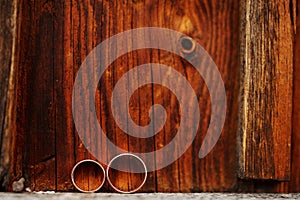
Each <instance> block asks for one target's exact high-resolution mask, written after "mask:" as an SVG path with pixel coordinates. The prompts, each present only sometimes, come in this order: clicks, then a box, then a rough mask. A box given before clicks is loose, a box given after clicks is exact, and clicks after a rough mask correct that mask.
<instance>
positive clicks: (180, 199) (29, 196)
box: [0, 193, 300, 200]
mask: <svg viewBox="0 0 300 200" xmlns="http://www.w3.org/2000/svg"><path fill="white" fill-rule="evenodd" d="M0 199H3V200H4V199H5V200H20V199H22V200H54V199H55V200H56V199H58V200H69V199H70V200H89V199H97V200H98V199H105V200H106V199H107V200H120V199H121V200H143V199H145V200H166V199H168V200H189V199H211V200H217V199H221V200H225V199H226V200H227V199H228V200H232V199H249V200H251V199H300V193H297V194H235V193H189V194H182V193H176V194H175V193H151V194H150V193H149V194H146V193H139V194H125V195H124V194H113V193H92V194H84V193H50V194H49V193H0Z"/></svg>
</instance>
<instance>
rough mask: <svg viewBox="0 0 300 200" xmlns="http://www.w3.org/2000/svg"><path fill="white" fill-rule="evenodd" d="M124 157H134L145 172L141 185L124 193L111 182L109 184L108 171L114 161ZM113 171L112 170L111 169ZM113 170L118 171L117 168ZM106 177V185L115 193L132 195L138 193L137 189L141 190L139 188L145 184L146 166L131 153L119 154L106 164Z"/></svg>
mask: <svg viewBox="0 0 300 200" xmlns="http://www.w3.org/2000/svg"><path fill="white" fill-rule="evenodd" d="M124 156H131V157H134V158H135V159H136V160H138V161H139V162H140V163H141V164H142V165H143V168H144V170H145V176H144V179H143V181H142V183H141V184H140V185H139V186H138V187H137V188H135V189H132V190H129V191H125V190H122V189H119V188H117V186H115V185H114V184H113V183H112V182H111V179H110V177H109V176H110V173H109V170H110V168H113V167H112V164H113V162H114V161H116V160H117V159H119V158H121V157H124ZM113 169H114V168H113ZM115 170H118V169H117V168H116V169H115ZM106 177H107V180H108V183H109V184H110V186H111V187H112V188H113V189H114V190H115V191H117V192H120V193H123V194H130V193H134V192H136V191H138V190H139V189H141V187H143V185H144V184H145V182H146V179H147V167H146V164H145V163H144V161H143V160H142V159H141V158H139V157H138V156H136V155H134V154H131V153H123V154H119V155H117V156H115V157H114V158H113V159H112V160H111V161H110V162H109V164H108V166H107V168H106Z"/></svg>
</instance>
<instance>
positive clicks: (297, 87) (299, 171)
mask: <svg viewBox="0 0 300 200" xmlns="http://www.w3.org/2000/svg"><path fill="white" fill-rule="evenodd" d="M294 6H295V7H297V10H298V15H297V19H296V22H295V21H294V23H295V24H296V33H295V34H296V35H295V43H294V44H295V46H294V72H293V74H294V76H293V78H294V82H293V83H294V85H293V86H294V87H293V91H294V94H293V133H292V166H291V167H292V169H291V181H290V182H289V192H299V191H300V145H299V144H300V12H299V11H300V1H297V4H296V2H295V1H294ZM294 15H296V13H294Z"/></svg>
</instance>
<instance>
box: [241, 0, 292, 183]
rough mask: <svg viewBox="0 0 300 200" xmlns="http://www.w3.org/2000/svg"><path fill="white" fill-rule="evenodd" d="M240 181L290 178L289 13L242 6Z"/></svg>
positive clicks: (269, 5) (270, 5)
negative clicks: (245, 179)
mask: <svg viewBox="0 0 300 200" xmlns="http://www.w3.org/2000/svg"><path fill="white" fill-rule="evenodd" d="M240 13H241V40H240V42H241V65H242V66H241V73H240V111H239V131H238V143H239V144H238V154H239V177H241V178H254V179H275V180H289V179H290V163H291V114H292V71H293V69H292V66H293V65H292V63H293V26H292V20H291V19H293V10H290V1H285V0H275V1H267V2H266V1H263V0H260V1H252V0H242V1H241V12H240Z"/></svg>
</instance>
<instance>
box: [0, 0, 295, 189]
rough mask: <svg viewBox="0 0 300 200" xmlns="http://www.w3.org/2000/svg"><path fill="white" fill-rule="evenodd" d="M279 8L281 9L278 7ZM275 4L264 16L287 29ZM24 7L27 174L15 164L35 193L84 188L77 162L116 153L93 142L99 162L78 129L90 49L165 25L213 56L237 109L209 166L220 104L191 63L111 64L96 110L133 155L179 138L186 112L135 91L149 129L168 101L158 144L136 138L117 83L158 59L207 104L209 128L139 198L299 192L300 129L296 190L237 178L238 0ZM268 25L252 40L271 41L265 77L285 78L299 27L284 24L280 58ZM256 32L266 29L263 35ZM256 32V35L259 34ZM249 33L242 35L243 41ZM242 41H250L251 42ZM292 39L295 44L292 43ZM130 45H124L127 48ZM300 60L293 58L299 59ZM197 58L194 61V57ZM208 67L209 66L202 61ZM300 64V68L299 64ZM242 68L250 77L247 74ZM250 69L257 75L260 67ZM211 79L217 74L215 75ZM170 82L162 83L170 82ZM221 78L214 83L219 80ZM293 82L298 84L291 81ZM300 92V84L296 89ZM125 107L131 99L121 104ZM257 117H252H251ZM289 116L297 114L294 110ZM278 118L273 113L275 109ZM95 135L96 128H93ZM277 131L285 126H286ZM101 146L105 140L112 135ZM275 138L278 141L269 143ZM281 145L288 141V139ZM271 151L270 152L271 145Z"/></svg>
mask: <svg viewBox="0 0 300 200" xmlns="http://www.w3.org/2000/svg"><path fill="white" fill-rule="evenodd" d="M277 1H278V2H279V0H277ZM277 1H276V2H277ZM274 2H275V1H274ZM275 5H277V4H275V3H272V2H269V3H266V4H264V5H263V6H265V8H268V9H265V11H266V12H267V13H269V14H270V15H269V17H270V20H273V21H274V23H275V22H276V23H280V25H281V23H283V22H282V21H281V20H283V19H284V20H287V19H286V18H287V16H284V17H282V18H281V16H280V20H279V22H277V21H276V20H274V19H273V17H274V15H273V14H274V13H272V12H271V11H270V10H271V8H272V9H273V8H274V9H275V8H277V7H276V6H275ZM279 5H280V6H279V7H278V8H280V9H281V8H282V6H281V4H279ZM293 5H295V4H293ZM19 6H20V11H22V12H21V13H20V22H18V23H19V26H20V30H19V31H20V32H19V34H20V35H21V36H22V39H19V40H18V42H17V46H18V49H17V51H18V52H17V53H18V54H19V57H20V59H19V60H18V75H17V80H16V84H17V94H16V95H17V104H16V107H17V124H16V125H17V126H16V130H17V131H16V132H17V133H18V137H17V138H21V139H20V140H19V142H21V143H22V142H23V143H24V144H25V148H24V149H23V148H22V145H20V146H18V148H17V149H18V150H17V151H18V156H16V157H15V159H16V160H18V162H23V165H24V167H23V169H22V167H16V168H15V172H14V173H15V175H14V176H15V177H16V178H20V176H22V175H23V176H25V178H26V186H28V187H30V188H31V189H32V190H57V191H75V189H74V187H73V186H72V183H71V179H70V173H71V169H72V167H73V166H74V164H75V163H76V162H78V161H80V160H82V159H86V158H92V159H96V158H95V157H97V155H100V154H101V155H108V152H107V149H106V147H105V146H101V145H100V144H99V143H98V140H95V141H96V142H95V141H90V144H89V147H90V148H92V149H93V150H95V151H96V152H97V154H96V155H95V157H94V156H92V155H90V154H89V152H88V150H87V149H86V148H85V147H84V145H83V143H82V142H81V140H80V138H79V136H78V134H77V132H76V129H75V127H74V122H73V118H72V107H71V102H72V89H73V83H74V80H75V77H76V75H77V72H78V69H79V67H80V65H81V64H82V62H83V61H84V59H85V58H86V56H87V55H88V54H89V52H90V51H91V50H92V49H93V48H94V47H96V45H98V44H99V43H101V42H102V41H104V40H105V39H107V38H109V37H111V36H113V35H115V34H117V33H120V32H122V31H125V30H129V29H132V28H137V27H148V26H156V27H164V28H170V29H173V30H176V31H180V32H182V33H184V34H187V35H188V36H190V37H192V38H193V39H194V40H195V41H196V42H198V43H199V44H201V45H202V46H203V47H204V48H205V49H206V51H207V52H208V53H209V54H210V55H211V57H212V59H213V60H214V61H215V63H216V65H217V66H218V68H219V70H220V74H221V76H222V78H223V80H224V83H225V87H226V95H227V109H228V110H227V113H226V114H227V116H226V121H225V125H224V128H223V132H222V135H221V138H220V140H219V141H218V143H217V145H216V146H215V148H214V149H213V151H212V152H210V154H208V155H207V156H206V157H205V158H203V159H199V158H198V152H199V149H200V147H201V144H202V141H203V138H204V136H205V134H206V130H207V127H208V124H209V121H210V115H211V113H210V107H211V105H210V104H211V102H210V97H209V93H208V91H207V87H206V85H205V83H204V82H203V79H202V77H201V76H200V75H199V74H198V73H197V71H195V70H194V69H193V67H192V66H191V65H190V64H189V63H188V62H187V61H186V59H183V58H181V57H179V56H176V55H173V54H171V53H169V52H165V51H162V50H157V49H144V50H138V51H134V52H130V53H128V54H126V55H123V56H121V57H120V58H118V59H117V60H116V61H115V62H114V63H112V65H111V66H109V67H108V69H107V70H106V71H105V72H104V74H103V76H102V78H101V80H100V81H99V86H98V90H97V92H96V97H95V99H96V105H95V107H96V110H97V115H98V120H99V123H100V124H101V127H102V128H103V130H104V132H105V133H106V135H107V137H108V138H109V139H110V140H111V141H112V142H114V143H115V144H116V145H118V146H120V147H122V148H124V149H125V150H130V151H133V152H150V151H153V150H156V149H159V148H163V147H164V145H166V144H168V143H169V142H170V140H171V139H172V138H173V137H174V136H175V135H176V132H177V128H178V124H180V120H179V119H180V107H179V103H178V101H177V99H176V97H175V95H174V94H173V93H172V92H171V91H170V90H168V89H167V88H165V87H162V86H160V85H156V84H154V85H153V84H148V85H145V86H143V87H141V88H139V89H138V90H136V91H135V93H134V94H133V95H132V97H131V99H130V103H129V105H128V108H129V112H130V114H131V117H132V118H133V121H134V122H135V123H136V124H138V125H147V124H148V123H149V116H148V114H149V112H148V111H149V108H150V107H151V106H152V105H153V104H156V103H157V104H161V105H162V106H163V107H164V108H165V109H166V111H167V122H166V124H165V126H164V128H163V129H162V130H161V131H160V132H159V133H158V134H157V135H156V136H155V137H152V138H148V139H140V138H134V137H131V136H128V135H127V134H126V133H124V132H123V131H122V130H121V129H120V128H119V127H118V126H117V125H116V123H115V120H114V118H113V116H112V111H111V95H112V91H113V89H114V86H115V84H116V83H117V81H118V80H119V79H120V78H121V76H122V75H123V74H124V73H126V72H127V71H128V70H130V69H132V68H134V67H136V66H138V65H141V64H144V63H149V62H156V63H162V64H165V65H168V66H171V67H172V68H174V69H175V70H177V71H178V72H179V73H181V74H182V75H184V76H185V77H186V79H187V80H188V81H189V82H190V83H191V85H192V87H193V89H194V90H195V92H196V94H197V96H198V98H199V99H200V103H199V108H200V110H201V114H200V116H201V119H200V128H199V130H198V133H197V136H196V139H195V141H194V142H193V144H192V146H191V147H190V148H189V149H188V150H187V151H186V152H185V154H184V155H183V156H182V157H181V158H180V159H178V160H177V161H176V162H174V163H173V164H171V165H169V166H167V167H166V168H164V169H161V170H158V171H156V172H152V173H149V174H148V179H147V182H146V184H145V186H144V187H143V188H142V189H141V190H140V191H141V192H201V191H219V192H222V191H238V192H254V191H256V192H263V191H264V192H266V191H267V192H276V191H277V192H278V191H280V192H287V191H299V181H298V180H299V179H298V178H297V176H298V174H299V159H298V157H297V155H298V153H299V148H298V146H299V145H297V144H298V143H299V137H298V135H299V134H298V132H299V131H297V128H294V129H293V130H294V131H293V141H292V145H293V146H292V152H293V155H292V172H291V173H292V176H291V182H290V183H281V182H272V181H271V182H261V181H252V180H240V179H238V175H237V171H236V151H237V148H236V143H237V142H236V132H237V131H238V128H237V127H238V123H237V121H238V117H239V116H238V93H239V91H238V87H239V72H240V60H239V34H240V32H239V16H240V15H239V11H238V9H239V1H238V0H228V1H217V0H213V1H210V0H204V1H194V0H188V1H180V0H176V1H169V0H154V1H153V0H146V1H140V0H134V1H133V0H132V1H131V0H124V1H106V0H88V1H81V0H70V1H59V0H52V1H49V0H43V1H38V0H23V1H20V3H19ZM268 6H270V7H268ZM272 6H273V7H272ZM285 6H287V7H286V8H287V9H288V8H289V6H288V4H287V5H285ZM292 7H293V6H292ZM247 8H248V7H247ZM293 8H294V7H293ZM243 9H245V7H244V8H242V10H241V13H242V12H244V10H243ZM253 9H254V7H253ZM292 10H294V9H292ZM245 13H246V12H245ZM279 13H281V14H282V13H285V15H289V14H291V13H290V10H280V12H279ZM255 14H256V13H254V12H252V13H251V16H252V17H251V19H252V20H254V16H256V15H255ZM275 16H276V14H275ZM243 19H244V18H242V20H243ZM263 19H265V20H266V23H265V24H266V25H268V26H266V27H264V28H265V32H260V33H257V35H258V34H261V33H265V35H264V34H262V35H264V36H266V37H265V38H264V40H259V39H257V40H251V42H253V43H255V44H256V46H257V48H258V47H261V45H259V44H265V46H264V47H265V52H264V53H265V54H263V55H264V56H265V57H264V58H265V61H264V62H265V63H264V64H266V65H264V66H266V70H270V69H273V68H274V69H275V68H276V70H277V71H276V70H273V73H275V74H280V73H281V72H282V73H284V74H285V73H286V71H284V70H283V67H284V66H290V64H291V63H290V62H287V63H285V64H282V65H281V62H284V61H285V60H282V59H285V58H286V60H287V61H290V60H288V58H289V57H287V56H288V55H287V54H286V51H287V49H289V47H290V46H285V45H286V44H287V43H289V42H290V41H289V40H290V38H289V37H287V35H288V31H292V30H288V29H287V26H289V25H290V26H291V22H289V21H288V20H287V21H285V22H284V23H285V24H284V26H282V29H280V30H281V31H282V33H286V35H284V34H283V35H282V34H279V35H277V36H278V38H277V39H276V40H275V43H274V45H277V46H280V45H282V46H280V47H282V48H277V49H276V51H274V52H273V53H272V52H271V50H272V49H270V48H267V47H268V46H267V43H266V42H267V41H270V42H271V41H273V40H271V39H274V38H273V37H275V36H274V35H272V34H273V32H272V31H270V30H273V29H275V28H276V27H277V26H276V27H275V24H271V22H270V21H268V20H269V19H268V18H263ZM293 19H294V18H293ZM257 20H258V21H257V23H251V25H252V24H253V25H257V24H261V23H258V22H259V20H260V18H259V19H257ZM298 21H299V20H298ZM243 22H245V21H243ZM267 22H268V23H269V24H268V23H267ZM288 22H289V23H290V24H289V23H288ZM277 25H279V24H277ZM251 27H252V26H251ZM266 28H269V29H266ZM285 28H286V29H285ZM276 30H277V29H276ZM257 31H261V29H258V30H257ZM242 33H245V32H242ZM251 33H252V34H254V32H251ZM280 33H281V32H280ZM291 34H292V33H291ZM269 35H270V36H269ZM275 35H276V34H275ZM245 36H246V35H243V34H242V38H243V37H245ZM248 36H249V35H248ZM267 36H269V37H267ZM283 37H286V38H287V40H285V39H280V40H279V38H283ZM242 41H245V40H244V39H242ZM262 41H263V42H264V43H262ZM283 41H285V42H286V41H287V43H285V42H283ZM248 42H249V41H248ZM259 42H261V43H259ZM281 42H282V43H281ZM242 44H244V43H242ZM272 44H273V43H272ZM126 47H127V46H124V48H126ZM257 50H260V51H254V53H256V54H259V53H263V52H262V51H261V49H259V48H258V49H257ZM282 51H284V52H282ZM296 51H297V50H295V52H296ZM251 53H252V52H251ZM267 53H268V54H267ZM256 54H255V55H256ZM275 54H276V55H277V57H276V55H275ZM281 54H283V57H281V56H280V57H278V55H281ZM251 55H252V54H251ZM267 55H269V57H268V56H267ZM296 57H297V56H295V57H294V58H295V59H296ZM298 57H299V56H298ZM243 58H244V57H243ZM273 58H276V59H277V60H276V59H275V61H276V62H273V61H274V60H273ZM189 59H193V57H190V58H189ZM194 59H195V58H194ZM290 59H291V58H290ZM199 62H201V61H200V60H199ZM267 62H269V63H267ZM257 63H258V64H260V65H258V66H262V62H259V60H258V61H257ZM295 63H299V62H298V61H297V59H296V60H295ZM296 65H297V64H295V66H296ZM243 66H244V65H243ZM257 68H258V67H257ZM242 70H244V67H243V68H242ZM253 70H254V69H253ZM278 70H283V71H278ZM242 72H244V71H242ZM251 72H255V70H254V71H251ZM207 73H209V70H208V71H207ZM295 73H297V70H295ZM258 75H259V74H258ZM280 75H282V74H280ZM0 76H1V75H0ZM294 76H296V75H294ZM277 77H278V76H277ZM280 77H281V76H280ZM285 77H288V78H290V79H288V81H291V74H290V73H288V75H287V76H285ZM81 78H82V79H83V80H84V81H90V80H91V79H93V78H95V77H92V76H91V75H90V74H84V75H83V76H82V77H81ZM163 78H164V77H163V76H161V79H163ZM213 78H214V77H211V79H212V80H213ZM256 78H257V79H258V78H259V77H258V76H256ZM266 78H270V76H269V75H268V74H266ZM254 80H256V79H253V81H254ZM263 80H264V81H265V82H263ZM267 80H268V79H258V80H257V82H258V83H261V84H263V83H268V82H267ZM1 81H2V79H1ZM295 81H297V79H295ZM270 82H271V83H272V84H274V86H276V88H275V89H276V90H274V91H276V92H278V94H277V93H276V95H277V96H276V98H277V97H278V98H277V100H280V99H279V96H278V95H281V92H282V93H284V94H285V92H286V91H288V89H287V88H286V87H285V86H284V87H283V86H282V85H278V84H277V82H278V83H281V82H282V80H281V79H279V80H278V78H277V79H275V80H273V79H272V80H270ZM287 83H289V84H288V86H289V87H291V85H290V82H287ZM276 84H277V85H276ZM268 85H269V84H268ZM262 86H263V85H262ZM296 86H297V82H295V87H296ZM290 89H291V88H290ZM279 90H280V91H279ZM0 91H1V90H0ZM249 92H250V91H249ZM272 92H273V91H272ZM294 92H295V94H296V96H297V91H296V88H294ZM272 95H273V93H272ZM272 95H271V94H269V93H266V94H265V95H264V96H265V97H268V98H265V99H264V102H265V103H268V102H269V101H271V99H272V98H271V99H270V98H269V97H273V96H272ZM78 98H82V99H83V100H84V98H86V97H80V96H79V97H78ZM280 98H284V96H282V95H281V96H280ZM259 100H260V99H259ZM296 100H297V97H295V100H294V118H293V119H294V126H296V125H297V124H298V121H299V120H298V118H297V116H298V114H297V113H298V107H297V103H296V102H297V101H296ZM121 102H122V99H120V103H121ZM259 102H261V101H257V103H259ZM287 105H291V102H290V103H288V102H283V104H282V105H280V106H287ZM89 106H90V105H82V107H80V108H78V109H89V108H90V107H89ZM262 108H263V107H261V109H262ZM275 108H278V111H280V112H282V111H283V108H282V107H279V106H278V107H275ZM272 110H273V111H274V108H273V109H272V108H271V107H267V109H266V111H272ZM250 111H251V110H249V113H251V112H250ZM252 111H253V112H254V111H258V110H252ZM287 111H291V110H290V108H289V109H287ZM272 113H273V114H274V112H272ZM262 114H263V115H262V116H261V117H266V116H267V115H265V114H266V113H265V112H262ZM279 114H280V115H279ZM286 115H288V112H284V113H278V116H275V114H274V116H273V118H272V119H273V120H275V119H276V120H280V117H285V116H286ZM268 116H270V115H268ZM255 117H256V118H253V119H257V118H258V119H262V118H259V116H255ZM247 119H248V118H247ZM270 120H271V119H270ZM269 122H272V121H269ZM281 123H282V124H285V123H286V124H287V123H288V122H287V120H282V121H281ZM286 124H285V125H286ZM273 125H274V127H275V126H276V130H277V128H278V127H277V126H278V125H279V124H276V123H274V124H273ZM272 127H273V126H272ZM86 128H87V129H88V128H89V127H88V125H87V127H86ZM266 130H267V129H266ZM278 130H283V129H282V128H281V127H279V128H278ZM286 130H287V129H286ZM271 133H272V134H271V135H272V136H273V132H271ZM87 136H88V135H87ZM263 136H265V135H263ZM274 136H278V137H279V139H280V138H282V139H284V140H285V141H286V140H287V138H283V137H281V136H280V135H279V134H277V135H274ZM98 139H99V140H102V139H105V138H98ZM267 139H268V140H267V141H269V138H267ZM23 140H24V141H23ZM277 140H278V138H277V139H276V141H277ZM249 142H251V141H249ZM261 142H262V141H261ZM281 142H283V143H284V141H281ZM266 144H268V145H269V144H271V143H266ZM274 145H275V146H274V147H276V148H273V149H274V152H275V151H276V149H277V147H278V145H279V144H275V143H274ZM276 145H277V146H276ZM257 152H259V151H257ZM262 152H263V151H262ZM283 152H285V151H283ZM176 153H177V152H176V150H174V152H172V154H173V156H176ZM265 153H267V152H265ZM271 153H272V152H271ZM275 153H276V152H275ZM276 154H277V153H276ZM252 155H254V154H252ZM270 155H271V154H270ZM264 156H265V155H264ZM153 159H165V157H161V158H159V157H155V158H153ZM278 162H279V161H278V160H277V161H276V159H275V160H274V163H275V164H278ZM254 163H256V164H261V160H254V161H253V162H252V161H251V162H248V164H249V166H250V167H251V165H253V164H254ZM272 164H273V163H272ZM275 166H277V165H275ZM276 169H277V168H276ZM273 171H274V170H271V171H270V173H273ZM282 171H283V172H286V169H285V168H283V170H282ZM274 172H275V173H277V175H278V174H279V172H278V171H276V170H275V171H274ZM87 174H89V175H92V173H86V172H84V171H83V172H82V173H80V174H78V176H77V178H78V179H79V180H81V182H80V184H81V185H82V187H85V188H88V187H89V186H90V185H91V184H92V183H89V182H90V181H92V178H91V179H89V178H86V175H87ZM126 176H127V178H125V179H124V180H121V181H119V182H118V184H120V185H122V184H124V187H125V189H126V188H127V189H130V188H131V187H133V186H134V184H135V183H136V182H137V181H139V180H137V179H139V177H137V176H133V175H126ZM252 177H253V176H252ZM273 177H275V176H273ZM298 177H299V176H298ZM285 178H286V177H285ZM126 184H127V185H126ZM112 191H113V190H112V188H110V187H109V185H108V183H105V185H104V187H103V188H102V189H101V192H112Z"/></svg>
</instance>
